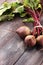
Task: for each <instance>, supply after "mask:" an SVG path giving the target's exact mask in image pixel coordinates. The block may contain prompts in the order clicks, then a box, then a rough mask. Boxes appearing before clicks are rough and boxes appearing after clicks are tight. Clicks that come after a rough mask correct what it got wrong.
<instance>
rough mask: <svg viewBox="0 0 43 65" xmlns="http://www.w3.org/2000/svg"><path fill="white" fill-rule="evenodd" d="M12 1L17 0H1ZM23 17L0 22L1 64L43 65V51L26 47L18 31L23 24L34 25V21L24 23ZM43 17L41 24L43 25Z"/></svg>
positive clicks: (1, 1)
mask: <svg viewBox="0 0 43 65" xmlns="http://www.w3.org/2000/svg"><path fill="white" fill-rule="evenodd" d="M4 1H8V2H12V1H15V0H0V4H1V3H3V2H4ZM22 20H23V19H22V18H20V17H15V18H14V20H12V21H4V22H0V65H13V64H14V65H43V51H39V50H37V47H34V48H26V47H25V45H24V42H23V40H22V39H21V38H20V37H19V36H18V34H17V33H16V29H17V28H18V27H20V26H22V25H27V26H29V27H30V28H32V27H33V25H32V23H29V24H28V23H25V24H24V23H22ZM42 21H43V17H41V24H42V25H43V22H42Z"/></svg>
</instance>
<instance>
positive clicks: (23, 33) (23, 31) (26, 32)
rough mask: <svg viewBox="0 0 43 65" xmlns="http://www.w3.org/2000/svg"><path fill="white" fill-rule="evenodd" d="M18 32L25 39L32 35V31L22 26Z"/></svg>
mask: <svg viewBox="0 0 43 65" xmlns="http://www.w3.org/2000/svg"><path fill="white" fill-rule="evenodd" d="M16 32H17V33H18V34H19V36H20V37H21V38H25V37H26V36H27V35H30V34H31V30H30V28H29V27H27V26H21V27H20V28H18V29H17V30H16Z"/></svg>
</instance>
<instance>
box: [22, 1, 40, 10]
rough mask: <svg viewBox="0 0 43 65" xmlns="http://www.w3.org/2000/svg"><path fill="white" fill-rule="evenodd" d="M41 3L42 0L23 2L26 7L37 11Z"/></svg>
mask: <svg viewBox="0 0 43 65" xmlns="http://www.w3.org/2000/svg"><path fill="white" fill-rule="evenodd" d="M39 3H40V0H24V2H23V4H24V6H27V7H29V8H31V9H36V8H37V6H38V4H39Z"/></svg>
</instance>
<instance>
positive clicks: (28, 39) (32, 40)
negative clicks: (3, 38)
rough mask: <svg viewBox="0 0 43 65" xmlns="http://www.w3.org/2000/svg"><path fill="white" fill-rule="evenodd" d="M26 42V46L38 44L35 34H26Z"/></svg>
mask: <svg viewBox="0 0 43 65" xmlns="http://www.w3.org/2000/svg"><path fill="white" fill-rule="evenodd" d="M24 42H25V44H26V46H29V47H33V46H35V45H36V39H35V36H33V35H28V36H26V38H25V40H24Z"/></svg>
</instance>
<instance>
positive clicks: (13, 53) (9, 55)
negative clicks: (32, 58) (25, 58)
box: [0, 35, 24, 65]
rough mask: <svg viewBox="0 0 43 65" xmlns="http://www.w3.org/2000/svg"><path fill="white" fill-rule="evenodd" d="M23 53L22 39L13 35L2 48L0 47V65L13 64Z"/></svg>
mask: <svg viewBox="0 0 43 65" xmlns="http://www.w3.org/2000/svg"><path fill="white" fill-rule="evenodd" d="M23 53H24V46H23V41H22V40H21V39H20V38H19V37H18V38H17V35H15V36H14V37H13V38H12V39H11V40H10V41H9V42H8V43H7V44H6V45H5V46H4V47H3V48H2V49H0V65H13V63H15V62H16V61H17V59H18V58H19V57H20V56H21V55H22V54H23Z"/></svg>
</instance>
